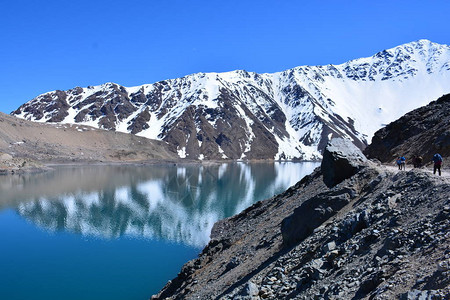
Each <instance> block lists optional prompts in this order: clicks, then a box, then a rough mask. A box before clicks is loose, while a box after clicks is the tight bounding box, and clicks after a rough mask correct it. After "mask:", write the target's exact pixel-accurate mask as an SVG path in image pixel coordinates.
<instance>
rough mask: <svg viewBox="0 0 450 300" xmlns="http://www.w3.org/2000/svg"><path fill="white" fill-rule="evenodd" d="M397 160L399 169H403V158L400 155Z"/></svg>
mask: <svg viewBox="0 0 450 300" xmlns="http://www.w3.org/2000/svg"><path fill="white" fill-rule="evenodd" d="M395 162H396V163H397V166H398V169H399V170H401V169H402V160H401V158H400V156H399V157H398V158H397V160H396V161H395Z"/></svg>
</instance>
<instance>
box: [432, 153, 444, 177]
mask: <svg viewBox="0 0 450 300" xmlns="http://www.w3.org/2000/svg"><path fill="white" fill-rule="evenodd" d="M433 162H434V167H433V174H436V170H438V171H439V176H441V165H442V156H441V155H440V154H439V153H436V154H435V155H433Z"/></svg>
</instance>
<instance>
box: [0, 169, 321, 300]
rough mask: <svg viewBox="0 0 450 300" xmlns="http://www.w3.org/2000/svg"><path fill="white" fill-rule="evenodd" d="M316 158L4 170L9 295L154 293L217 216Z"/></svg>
mask: <svg viewBox="0 0 450 300" xmlns="http://www.w3.org/2000/svg"><path fill="white" fill-rule="evenodd" d="M317 166H318V163H313V162H302V163H293V162H280V163H278V162H276V163H227V164H156V165H145V166H144V165H126V166H123V165H122V166H83V167H79V166H78V167H71V166H64V167H57V168H55V170H54V171H51V172H47V173H40V174H27V175H20V176H19V175H14V176H0V299H8V300H15V299H21V300H22V299H33V300H41V299H42V300H44V299H45V300H49V299H64V300H72V299H73V300H75V299H76V300H89V299H95V300H102V299H105V300H106V299H108V300H115V299H117V300H119V299H120V300H124V299H125V300H133V299H143V300H144V299H149V298H150V297H151V295H152V294H154V293H157V292H158V291H159V290H160V289H161V288H162V287H163V286H164V285H165V284H166V282H167V281H168V280H170V279H173V278H174V277H175V276H176V275H177V273H178V272H179V271H180V268H181V266H182V265H183V264H184V263H186V262H187V261H188V260H190V259H193V258H195V257H197V255H198V253H200V251H201V250H202V248H203V247H204V246H205V245H206V244H207V243H208V241H209V233H210V230H211V228H212V226H213V224H214V223H215V222H216V221H217V220H220V219H223V218H226V217H229V216H232V215H234V214H237V213H239V212H240V211H242V210H243V209H245V208H247V207H248V206H250V205H252V204H253V203H255V202H257V201H259V200H263V199H266V198H270V197H272V196H273V195H276V194H278V193H280V192H282V191H284V190H286V189H287V188H288V187H289V186H291V185H293V184H295V183H296V182H297V181H298V180H300V179H301V178H302V177H303V176H305V175H307V174H309V173H311V172H312V170H313V169H314V168H315V167H317Z"/></svg>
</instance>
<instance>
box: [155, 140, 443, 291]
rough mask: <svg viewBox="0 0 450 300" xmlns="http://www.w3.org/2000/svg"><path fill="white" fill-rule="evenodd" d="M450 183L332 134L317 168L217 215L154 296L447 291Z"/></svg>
mask: <svg viewBox="0 0 450 300" xmlns="http://www.w3.org/2000/svg"><path fill="white" fill-rule="evenodd" d="M449 183H450V182H449V178H446V177H437V176H433V175H431V174H429V173H427V172H424V171H423V170H416V169H415V170H411V171H407V172H405V171H395V172H394V171H392V170H389V169H386V168H385V167H383V166H381V165H377V164H375V163H373V162H371V161H367V160H366V159H365V157H364V155H362V153H361V152H360V151H359V150H358V149H356V148H355V147H354V146H353V145H352V144H350V143H348V142H346V141H345V140H341V139H334V140H332V142H331V143H330V144H329V145H328V146H327V149H326V150H325V153H324V159H323V162H322V165H321V168H318V169H317V170H316V171H315V172H314V173H312V174H311V175H309V176H306V177H305V178H304V179H303V180H301V181H300V182H299V183H297V184H296V185H295V186H293V187H291V188H290V189H288V190H287V191H286V192H284V193H283V194H280V195H278V196H275V197H273V198H271V199H268V200H265V201H261V202H258V203H256V204H254V205H253V206H252V207H250V208H248V209H246V210H245V211H243V212H242V213H240V214H239V215H237V216H234V217H231V218H228V219H225V220H222V221H219V222H218V223H217V224H215V226H214V228H213V230H212V234H211V238H212V239H211V241H210V243H209V244H208V245H207V246H206V247H205V248H204V250H203V252H202V253H201V254H200V255H199V257H198V258H197V259H194V260H192V261H190V262H188V263H187V264H186V265H184V266H183V268H182V269H181V271H180V273H179V274H178V276H177V277H176V278H175V279H173V280H172V281H170V282H169V283H168V284H167V285H166V286H165V287H164V288H163V290H162V291H161V292H160V293H159V294H158V295H155V296H153V297H152V299H449V295H450V184H449Z"/></svg>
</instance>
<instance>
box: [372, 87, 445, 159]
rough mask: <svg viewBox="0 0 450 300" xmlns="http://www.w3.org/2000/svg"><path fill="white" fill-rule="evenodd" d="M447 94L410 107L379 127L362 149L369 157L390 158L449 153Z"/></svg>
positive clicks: (427, 156)
mask: <svg viewBox="0 0 450 300" xmlns="http://www.w3.org/2000/svg"><path fill="white" fill-rule="evenodd" d="M449 124H450V94H448V95H445V96H442V97H441V98H439V99H438V100H436V101H433V102H431V103H430V104H429V105H427V106H423V107H421V108H418V109H416V110H413V111H411V112H409V113H407V114H406V115H404V116H403V117H401V118H400V119H398V120H397V121H395V122H392V123H390V124H388V125H387V126H386V127H384V128H382V129H380V130H378V131H377V132H376V133H375V135H374V137H373V138H372V143H371V144H370V145H369V146H368V147H367V148H366V149H365V150H364V154H366V155H367V157H369V158H376V159H379V160H380V161H381V162H392V161H394V160H395V159H396V157H398V156H400V155H403V156H405V157H406V158H407V159H408V160H411V158H412V157H413V156H414V155H418V156H422V157H423V159H424V162H429V161H431V158H432V157H433V154H435V153H440V154H441V155H442V156H443V157H450V126H449Z"/></svg>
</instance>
